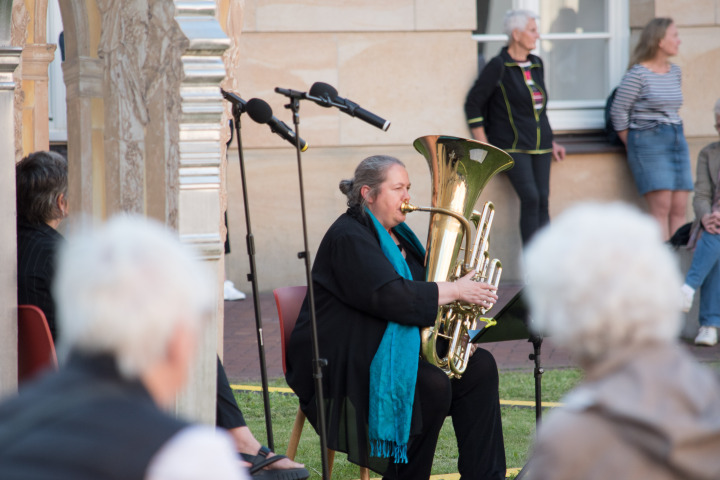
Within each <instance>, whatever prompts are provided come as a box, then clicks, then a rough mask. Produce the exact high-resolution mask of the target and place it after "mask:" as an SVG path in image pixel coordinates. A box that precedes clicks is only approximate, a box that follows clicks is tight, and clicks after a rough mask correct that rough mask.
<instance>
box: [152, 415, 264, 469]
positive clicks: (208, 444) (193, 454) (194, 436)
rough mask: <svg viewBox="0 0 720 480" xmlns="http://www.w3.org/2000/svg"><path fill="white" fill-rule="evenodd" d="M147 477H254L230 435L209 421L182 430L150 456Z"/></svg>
mask: <svg viewBox="0 0 720 480" xmlns="http://www.w3.org/2000/svg"><path fill="white" fill-rule="evenodd" d="M145 478H146V480H206V479H208V478H212V479H213V480H250V474H249V473H248V472H247V470H246V469H245V468H244V467H243V466H242V464H241V461H240V456H239V455H238V453H237V451H236V450H235V446H234V443H233V442H232V439H231V438H230V435H229V434H228V433H227V432H225V431H222V430H218V429H216V428H214V427H210V426H207V425H192V426H189V427H187V428H184V429H182V430H180V431H179V432H178V433H177V434H175V435H174V436H173V437H172V438H171V439H170V440H168V441H167V442H166V443H165V445H163V446H162V448H161V449H160V450H158V452H157V453H156V454H155V456H154V457H153V458H152V459H151V460H150V465H149V466H148V469H147V476H146V477H145Z"/></svg>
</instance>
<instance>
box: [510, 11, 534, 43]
mask: <svg viewBox="0 0 720 480" xmlns="http://www.w3.org/2000/svg"><path fill="white" fill-rule="evenodd" d="M531 19H532V20H535V21H537V20H538V16H537V15H536V14H535V12H533V11H531V10H508V11H507V12H505V19H504V21H503V32H504V33H505V35H507V36H508V39H512V33H513V32H514V31H515V30H525V27H527V24H528V22H529V21H530V20H531Z"/></svg>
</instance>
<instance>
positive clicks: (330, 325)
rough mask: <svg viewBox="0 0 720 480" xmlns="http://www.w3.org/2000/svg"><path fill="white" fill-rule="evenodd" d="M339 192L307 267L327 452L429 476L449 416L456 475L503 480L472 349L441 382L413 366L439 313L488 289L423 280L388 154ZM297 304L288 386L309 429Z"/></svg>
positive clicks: (303, 335)
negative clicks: (424, 331)
mask: <svg viewBox="0 0 720 480" xmlns="http://www.w3.org/2000/svg"><path fill="white" fill-rule="evenodd" d="M340 188H341V190H342V191H343V193H345V195H346V196H347V197H348V206H349V208H348V210H347V212H346V213H344V214H343V215H341V216H340V217H339V218H338V219H337V220H336V221H335V223H334V224H333V225H332V226H331V227H330V229H329V230H328V232H327V233H326V234H325V237H324V238H323V240H322V242H321V244H320V247H319V250H318V252H317V256H316V258H315V262H314V265H313V271H312V276H313V288H314V297H315V311H316V319H317V333H318V339H319V349H320V352H319V353H320V356H321V357H322V358H325V359H327V361H328V365H327V367H325V369H324V374H323V382H324V383H323V388H324V392H325V399H326V403H325V408H326V419H327V433H328V447H329V448H331V449H333V450H339V451H342V452H346V453H347V454H348V458H349V460H350V461H352V462H353V463H356V464H359V465H362V466H367V467H369V468H371V469H372V470H374V471H376V472H378V473H381V474H383V475H384V476H385V478H392V479H418V478H428V477H429V476H430V471H431V467H432V461H433V457H434V452H435V446H436V444H437V439H438V435H439V432H440V429H441V427H442V425H443V422H444V420H445V417H446V416H447V415H450V416H452V419H453V425H454V427H455V433H456V436H457V438H458V445H459V459H458V470H459V472H460V474H461V475H462V477H463V478H464V479H472V478H477V479H480V478H482V479H498V480H499V479H502V478H504V477H505V452H504V445H503V435H502V425H501V420H500V405H499V396H498V373H497V366H496V364H495V360H494V358H493V357H492V355H491V354H490V353H489V352H488V351H486V350H484V349H480V348H479V349H477V350H476V351H475V352H474V354H473V355H472V356H471V357H470V359H469V362H468V363H469V364H468V367H467V369H466V372H465V374H464V375H463V376H462V377H461V378H460V379H452V380H451V379H450V378H449V377H448V376H447V375H446V374H445V373H444V372H443V371H442V370H440V369H439V368H437V367H435V366H433V365H431V364H430V363H428V362H426V361H425V360H422V359H420V358H419V351H420V329H421V328H423V327H430V326H432V325H433V324H434V322H435V319H436V316H437V313H438V306H439V305H442V304H448V303H452V302H455V301H458V300H460V301H462V302H466V303H468V304H475V305H482V306H484V307H487V308H489V307H490V306H492V304H493V303H494V302H495V301H496V300H497V295H496V293H495V292H496V288H495V287H494V286H492V285H490V284H488V283H484V282H476V281H474V280H473V279H472V276H473V275H474V273H473V272H471V273H469V274H467V275H465V276H462V277H460V278H458V279H457V280H456V281H454V282H448V281H430V282H428V281H425V268H424V266H423V262H424V248H423V246H422V245H421V244H420V242H419V241H418V240H417V238H416V237H415V235H414V234H413V233H412V231H410V229H409V228H408V227H407V225H405V223H404V220H405V215H406V213H405V212H404V211H403V209H402V204H403V203H407V202H409V200H410V195H409V188H410V180H409V178H408V173H407V171H406V170H405V167H404V165H403V164H402V163H401V162H400V161H399V160H397V159H396V158H393V157H388V156H374V157H369V158H366V159H365V160H363V161H362V162H361V163H360V165H359V166H358V167H357V169H356V170H355V176H354V178H353V179H351V180H344V181H342V182H341V184H340ZM309 317H310V315H309V310H308V305H307V299H306V301H305V304H304V305H303V308H302V310H301V313H300V315H299V318H298V321H297V324H296V326H295V329H294V331H293V333H292V336H291V339H290V342H289V345H288V348H287V357H286V358H287V364H288V369H287V374H286V379H287V381H288V384H289V385H290V386H291V387H292V389H293V390H294V391H295V393H296V394H297V395H298V397H299V399H300V406H301V408H302V410H303V412H305V414H306V415H307V417H308V419H309V420H310V422H311V423H313V425H316V424H317V406H316V402H315V392H314V379H313V372H312V359H311V325H310V318H309Z"/></svg>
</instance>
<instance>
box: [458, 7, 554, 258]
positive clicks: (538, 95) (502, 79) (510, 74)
mask: <svg viewBox="0 0 720 480" xmlns="http://www.w3.org/2000/svg"><path fill="white" fill-rule="evenodd" d="M504 30H505V33H506V34H507V36H508V44H507V46H505V47H503V48H502V50H500V53H499V54H498V55H497V56H496V57H494V58H492V59H491V60H490V61H489V62H488V64H487V65H486V66H485V68H484V69H483V71H482V72H481V73H480V76H479V77H478V79H477V80H476V81H475V84H474V85H473V87H472V89H471V90H470V92H469V93H468V96H467V99H466V100H465V116H466V117H467V121H468V124H469V125H470V132H471V134H472V137H473V138H474V139H475V140H479V141H481V142H485V143H490V144H492V145H494V146H496V147H498V148H501V149H503V150H505V151H506V152H508V153H509V154H510V155H511V156H512V157H513V160H515V166H514V167H513V168H511V169H510V170H508V171H507V172H506V174H507V176H508V178H509V179H510V183H511V184H512V186H513V188H514V189H515V192H517V195H518V197H520V234H521V236H522V241H523V244H526V243H527V242H528V241H529V240H530V238H531V237H532V236H533V234H534V233H535V232H536V231H537V230H538V229H540V228H541V227H542V226H544V225H546V224H547V223H549V222H550V214H549V212H548V202H549V197H550V164H551V162H552V159H555V160H563V159H564V158H565V148H564V147H562V146H561V145H558V144H557V143H556V142H555V141H553V132H552V129H551V128H550V122H549V120H548V117H547V113H546V109H547V102H548V94H547V91H546V90H545V80H544V69H543V62H542V60H541V59H540V57H538V56H536V55H533V54H532V53H530V52H531V51H533V50H534V49H535V47H536V43H537V41H538V39H539V38H540V34H539V33H538V29H537V17H536V15H535V14H534V13H533V12H531V11H529V10H510V11H508V12H507V13H506V14H505V23H504Z"/></svg>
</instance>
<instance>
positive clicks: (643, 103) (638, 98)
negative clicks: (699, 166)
mask: <svg viewBox="0 0 720 480" xmlns="http://www.w3.org/2000/svg"><path fill="white" fill-rule="evenodd" d="M681 77H682V72H681V71H680V67H678V66H677V65H675V64H671V66H670V71H669V72H667V73H655V72H653V71H651V70H648V69H647V68H645V67H643V66H642V65H640V64H636V65H633V66H632V68H631V69H630V70H628V71H627V73H625V76H624V77H623V79H622V82H620V86H618V89H617V94H616V95H615V100H614V101H613V105H612V109H611V110H610V115H611V117H612V122H613V126H614V128H615V130H616V131H622V130H627V129H628V128H632V129H635V130H645V129H648V128H652V127H654V126H656V125H658V124H682V119H681V118H680V115H679V114H678V111H679V110H680V107H681V106H682V103H683V95H682V89H681V88H680V87H681Z"/></svg>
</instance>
